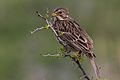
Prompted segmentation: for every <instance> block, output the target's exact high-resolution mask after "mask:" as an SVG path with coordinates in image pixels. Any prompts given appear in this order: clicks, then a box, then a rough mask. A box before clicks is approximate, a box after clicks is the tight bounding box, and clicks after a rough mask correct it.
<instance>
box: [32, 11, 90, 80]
mask: <svg viewBox="0 0 120 80" xmlns="http://www.w3.org/2000/svg"><path fill="white" fill-rule="evenodd" d="M36 13H37V15H38V16H39V17H41V18H42V19H44V20H45V21H46V23H47V25H48V28H51V30H52V31H53V32H54V34H55V36H56V38H57V40H58V41H61V40H60V37H59V36H58V34H57V33H56V31H55V30H54V28H53V27H52V26H53V25H52V23H51V22H50V21H48V18H47V17H44V16H42V15H41V14H40V13H39V12H38V11H36ZM48 13H49V11H48V10H47V12H46V14H48ZM40 29H43V28H39V29H35V30H34V31H33V32H36V31H37V30H40ZM31 33H32V32H31ZM63 44H64V43H63ZM44 56H51V55H50V54H49V55H44ZM67 56H69V57H70V58H71V59H72V60H73V61H74V62H75V63H76V64H77V65H78V67H79V69H80V70H81V71H82V73H83V77H82V78H86V79H87V80H90V78H89V77H88V75H87V74H86V72H85V70H84V69H83V68H82V66H81V64H80V62H79V60H78V59H76V58H75V57H72V56H71V55H70V54H67V55H65V57H67Z"/></svg>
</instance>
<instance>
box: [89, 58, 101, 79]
mask: <svg viewBox="0 0 120 80" xmlns="http://www.w3.org/2000/svg"><path fill="white" fill-rule="evenodd" d="M90 62H91V64H92V66H93V69H94V72H95V74H96V77H97V78H98V79H100V72H99V69H98V67H97V65H96V63H95V61H94V58H90Z"/></svg>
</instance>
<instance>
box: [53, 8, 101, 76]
mask: <svg viewBox="0 0 120 80" xmlns="http://www.w3.org/2000/svg"><path fill="white" fill-rule="evenodd" d="M52 21H53V28H54V29H55V31H56V32H57V34H58V35H59V34H62V35H61V36H59V37H60V40H59V42H60V44H62V45H63V46H64V48H66V49H67V50H68V51H69V52H70V51H73V52H77V53H80V52H83V53H85V54H86V56H87V57H88V58H89V59H90V61H91V64H92V66H93V68H94V71H95V74H96V76H97V78H100V73H99V70H98V67H97V65H96V63H95V61H94V54H93V51H92V49H93V40H92V39H91V38H90V37H89V35H88V34H87V33H86V32H85V30H83V29H82V27H81V26H80V25H79V24H78V23H77V22H76V21H75V20H74V19H72V18H71V17H70V16H69V12H68V9H66V8H62V7H58V8H55V9H54V11H53V13H52Z"/></svg>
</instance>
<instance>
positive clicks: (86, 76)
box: [65, 54, 90, 80]
mask: <svg viewBox="0 0 120 80" xmlns="http://www.w3.org/2000/svg"><path fill="white" fill-rule="evenodd" d="M65 56H69V57H70V58H71V59H72V60H73V61H74V62H75V63H76V64H77V65H78V67H79V69H80V70H81V71H82V73H83V76H82V77H81V78H80V80H82V79H83V78H86V79H87V80H90V78H89V77H88V75H87V74H86V72H85V70H84V69H83V68H82V66H81V64H80V62H79V60H78V59H76V58H75V57H72V56H71V55H70V54H67V55H65Z"/></svg>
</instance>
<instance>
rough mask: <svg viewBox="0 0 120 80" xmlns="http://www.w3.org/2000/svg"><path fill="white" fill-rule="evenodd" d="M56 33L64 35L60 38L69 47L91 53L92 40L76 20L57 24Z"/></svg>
mask: <svg viewBox="0 0 120 80" xmlns="http://www.w3.org/2000/svg"><path fill="white" fill-rule="evenodd" d="M56 31H57V32H60V33H62V35H61V36H60V38H61V39H62V40H63V41H65V42H66V43H67V44H68V45H69V46H73V47H75V48H77V49H78V50H81V51H83V52H86V53H91V51H92V48H93V41H92V39H91V38H90V37H89V36H88V34H87V33H86V32H85V31H84V30H83V29H82V28H81V27H80V26H79V25H78V24H77V23H76V22H75V21H74V20H63V21H58V22H57V23H56Z"/></svg>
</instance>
